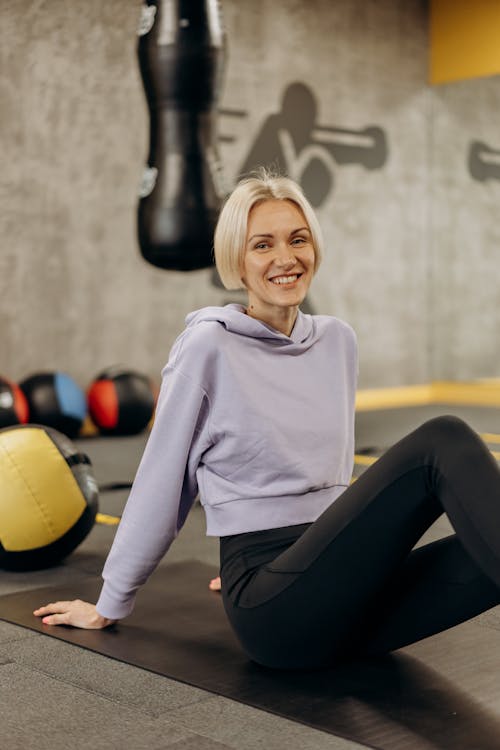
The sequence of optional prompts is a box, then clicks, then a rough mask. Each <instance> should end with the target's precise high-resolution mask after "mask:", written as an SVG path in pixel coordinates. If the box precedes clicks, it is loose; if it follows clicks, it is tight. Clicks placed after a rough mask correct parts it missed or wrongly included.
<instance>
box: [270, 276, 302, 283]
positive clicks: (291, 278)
mask: <svg viewBox="0 0 500 750" xmlns="http://www.w3.org/2000/svg"><path fill="white" fill-rule="evenodd" d="M298 278H299V277H298V276H297V274H295V275H294V276H275V277H274V279H271V281H272V282H273V284H292V283H293V282H294V281H297V279H298Z"/></svg>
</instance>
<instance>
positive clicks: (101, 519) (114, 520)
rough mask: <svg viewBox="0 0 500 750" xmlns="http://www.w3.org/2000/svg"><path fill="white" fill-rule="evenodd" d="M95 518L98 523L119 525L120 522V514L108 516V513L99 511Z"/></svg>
mask: <svg viewBox="0 0 500 750" xmlns="http://www.w3.org/2000/svg"><path fill="white" fill-rule="evenodd" d="M95 520H96V523H102V524H104V525H105V526H118V524H119V523H120V519H119V517H118V516H107V515H106V513H98V514H97V515H96V517H95Z"/></svg>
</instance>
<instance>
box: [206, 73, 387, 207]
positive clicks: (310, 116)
mask: <svg viewBox="0 0 500 750" xmlns="http://www.w3.org/2000/svg"><path fill="white" fill-rule="evenodd" d="M318 109H319V108H318V103H317V100H316V97H315V95H314V93H313V91H312V90H311V89H310V88H309V87H308V86H306V84H304V83H300V82H295V83H290V84H289V85H288V86H287V87H286V88H285V90H284V92H283V96H282V99H281V109H280V110H279V112H276V113H275V114H272V115H269V117H267V118H266V119H265V120H264V122H263V123H262V126H261V128H260V130H259V131H258V133H257V135H256V137H255V140H254V141H253V143H252V145H251V146H250V149H249V151H248V153H247V155H246V157H245V159H244V160H243V162H242V164H241V167H240V169H239V176H241V175H244V174H247V173H248V172H250V171H251V170H252V169H256V168H257V167H259V166H267V167H272V168H274V169H276V170H277V171H279V172H280V173H281V174H287V175H288V176H289V177H292V178H293V179H294V180H296V181H297V182H299V183H300V185H301V186H302V188H303V190H304V192H305V193H306V195H307V197H308V199H309V201H310V202H311V204H312V205H313V206H314V207H315V208H319V207H320V206H321V205H322V204H323V203H324V202H325V201H326V199H327V198H328V196H329V195H330V193H331V191H332V190H333V187H334V184H335V172H336V170H337V167H339V166H342V165H344V164H359V165H361V166H363V167H364V168H365V169H367V170H372V169H381V167H383V166H384V164H385V163H386V161H387V155H388V147H387V138H386V135H385V132H384V130H383V129H382V128H380V127H378V126H376V125H369V126H367V127H365V128H363V129H361V130H351V129H348V128H339V127H335V126H334V125H320V124H319V123H318V122H317V120H318ZM221 114H222V115H228V116H229V117H231V116H233V117H242V116H245V114H246V113H244V112H241V111H236V110H222V112H221ZM233 140H234V139H233V138H231V136H227V135H222V136H221V141H222V142H224V141H225V142H231V141H233Z"/></svg>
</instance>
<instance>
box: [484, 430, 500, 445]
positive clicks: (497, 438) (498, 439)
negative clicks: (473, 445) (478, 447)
mask: <svg viewBox="0 0 500 750" xmlns="http://www.w3.org/2000/svg"><path fill="white" fill-rule="evenodd" d="M481 437H482V438H483V440H484V442H485V443H500V435H494V434H493V433H492V432H482V433H481Z"/></svg>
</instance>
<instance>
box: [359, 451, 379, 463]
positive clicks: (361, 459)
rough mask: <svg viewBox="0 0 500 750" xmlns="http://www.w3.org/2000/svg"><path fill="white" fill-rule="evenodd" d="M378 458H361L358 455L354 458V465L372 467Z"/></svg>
mask: <svg viewBox="0 0 500 750" xmlns="http://www.w3.org/2000/svg"><path fill="white" fill-rule="evenodd" d="M377 458H378V457H377V456H360V455H359V454H358V453H356V455H355V456H354V463H355V464H357V465H358V466H371V465H372V464H374V463H375V461H376V460H377Z"/></svg>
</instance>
